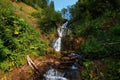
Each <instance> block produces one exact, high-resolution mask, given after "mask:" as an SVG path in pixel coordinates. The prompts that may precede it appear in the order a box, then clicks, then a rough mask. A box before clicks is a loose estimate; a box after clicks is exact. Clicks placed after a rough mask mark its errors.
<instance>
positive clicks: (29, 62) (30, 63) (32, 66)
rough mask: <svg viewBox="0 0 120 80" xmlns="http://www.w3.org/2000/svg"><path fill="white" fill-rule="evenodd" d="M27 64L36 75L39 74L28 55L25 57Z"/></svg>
mask: <svg viewBox="0 0 120 80" xmlns="http://www.w3.org/2000/svg"><path fill="white" fill-rule="evenodd" d="M27 62H28V64H29V66H30V67H31V68H32V69H33V70H34V71H35V72H36V73H40V72H39V69H38V67H37V66H36V65H35V63H34V62H33V61H32V59H31V58H30V57H29V55H27Z"/></svg>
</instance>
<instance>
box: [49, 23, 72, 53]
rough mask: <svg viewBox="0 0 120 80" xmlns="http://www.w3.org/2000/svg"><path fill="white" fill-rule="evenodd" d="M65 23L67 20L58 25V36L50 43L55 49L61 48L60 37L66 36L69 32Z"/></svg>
mask: <svg viewBox="0 0 120 80" xmlns="http://www.w3.org/2000/svg"><path fill="white" fill-rule="evenodd" d="M67 24H68V22H66V23H64V24H63V25H62V26H60V27H59V28H58V29H57V32H58V38H57V39H56V40H54V41H53V42H52V45H51V46H52V47H53V48H54V49H55V50H56V51H60V49H61V39H62V37H63V36H66V35H68V34H69V33H70V30H69V29H68V28H67Z"/></svg>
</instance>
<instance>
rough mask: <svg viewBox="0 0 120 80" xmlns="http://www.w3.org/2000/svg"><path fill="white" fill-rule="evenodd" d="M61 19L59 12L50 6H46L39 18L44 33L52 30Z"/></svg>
mask: <svg viewBox="0 0 120 80" xmlns="http://www.w3.org/2000/svg"><path fill="white" fill-rule="evenodd" d="M62 21H63V19H62V17H61V14H60V13H58V12H56V11H54V9H53V8H51V7H46V8H45V9H44V10H43V12H42V14H41V18H40V26H41V28H42V30H43V31H44V32H46V33H49V32H53V30H54V29H55V28H57V27H58V25H59V24H60V23H61V22H62Z"/></svg>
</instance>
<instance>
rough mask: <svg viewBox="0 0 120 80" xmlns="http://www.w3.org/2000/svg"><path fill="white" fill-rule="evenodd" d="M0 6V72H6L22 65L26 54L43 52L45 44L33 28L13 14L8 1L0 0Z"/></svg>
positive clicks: (12, 8)
mask: <svg viewBox="0 0 120 80" xmlns="http://www.w3.org/2000/svg"><path fill="white" fill-rule="evenodd" d="M4 3H5V4H4ZM0 7H2V8H1V10H0V72H6V71H9V70H10V69H11V67H13V66H16V67H19V66H21V65H23V64H24V63H25V58H26V55H32V56H34V55H40V54H41V53H45V52H46V44H45V42H44V41H42V40H41V39H40V38H39V37H40V35H39V34H38V33H37V32H35V30H34V28H32V27H31V26H30V25H28V23H27V22H26V21H24V20H23V19H21V18H20V17H18V16H17V15H15V14H14V7H13V6H12V5H10V3H9V2H7V1H5V0H0ZM33 53H34V54H33Z"/></svg>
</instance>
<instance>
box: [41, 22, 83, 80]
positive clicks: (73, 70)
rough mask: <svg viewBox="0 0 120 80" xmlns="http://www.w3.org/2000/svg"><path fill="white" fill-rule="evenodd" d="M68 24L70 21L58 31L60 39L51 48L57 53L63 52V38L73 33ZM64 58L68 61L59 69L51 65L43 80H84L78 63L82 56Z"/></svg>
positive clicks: (62, 63) (66, 56)
mask: <svg viewBox="0 0 120 80" xmlns="http://www.w3.org/2000/svg"><path fill="white" fill-rule="evenodd" d="M67 24H68V21H67V22H65V23H64V24H63V25H62V26H60V27H59V28H58V29H57V32H58V38H57V39H55V40H54V41H53V42H52V43H51V47H52V48H54V49H55V51H57V52H59V51H61V40H62V37H64V36H66V35H69V34H70V32H71V31H70V30H69V28H68V27H67ZM64 57H65V58H68V60H66V61H64V60H63V61H61V63H60V65H58V66H57V67H55V66H54V65H50V68H49V69H48V70H47V71H46V72H45V73H44V74H43V79H42V80H82V79H81V77H80V70H79V66H78V61H79V60H80V59H81V58H82V55H81V54H76V53H69V54H68V55H65V56H62V58H64ZM62 58H61V59H62Z"/></svg>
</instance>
